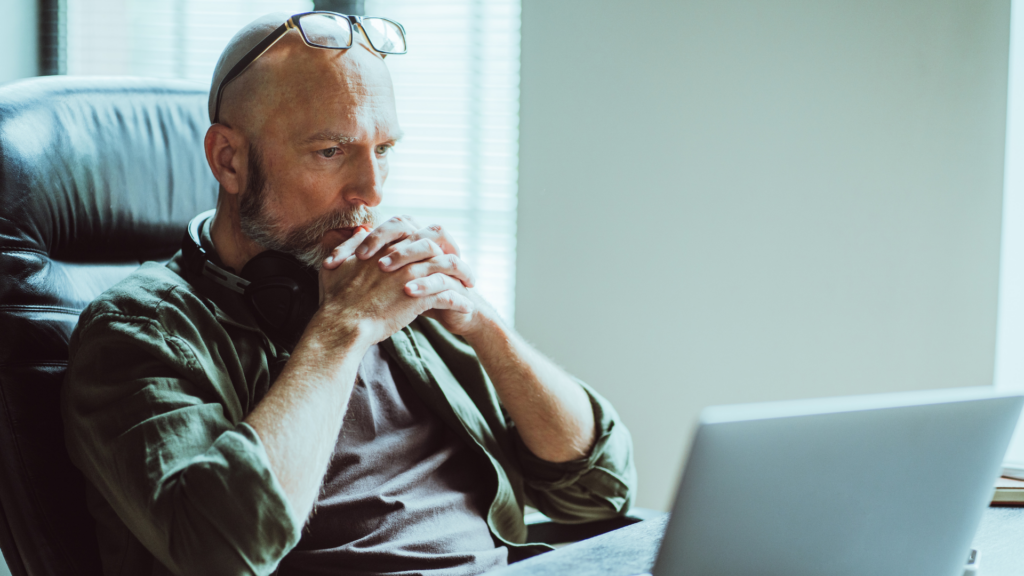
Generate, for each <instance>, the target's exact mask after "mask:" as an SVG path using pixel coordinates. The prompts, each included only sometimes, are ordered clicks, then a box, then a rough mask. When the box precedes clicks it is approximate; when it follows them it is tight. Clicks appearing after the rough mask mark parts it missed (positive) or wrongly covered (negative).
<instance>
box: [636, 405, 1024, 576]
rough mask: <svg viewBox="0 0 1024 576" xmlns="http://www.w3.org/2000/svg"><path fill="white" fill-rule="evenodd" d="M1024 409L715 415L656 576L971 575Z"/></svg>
mask: <svg viewBox="0 0 1024 576" xmlns="http://www.w3.org/2000/svg"><path fill="white" fill-rule="evenodd" d="M1022 404H1024V397H1022V396H1021V395H1019V394H1005V393H998V392H995V391H994V390H993V389H992V388H988V387H984V388H963V389H954V390H937V391H926V392H907V393H897V394H880V395H870V396H855V397H845V398H830V399H823V400H800V401H792V402H771V403H762V404H744V405H736V406H719V407H711V408H707V409H706V410H704V411H703V412H702V413H701V418H700V425H699V427H698V429H697V434H696V436H695V438H694V440H693V445H692V447H691V450H690V455H689V459H688V460H687V463H686V468H685V470H684V472H683V479H682V482H681V483H680V486H679V492H678V495H677V497H676V502H675V505H674V507H673V509H672V518H671V520H670V521H669V524H668V528H667V530H666V532H665V537H664V540H663V541H662V545H661V550H660V552H659V554H658V559H657V561H656V563H655V566H654V570H653V571H652V573H653V574H654V576H674V575H677V574H685V575H702V576H716V575H722V576H746V575H758V576H773V575H778V576H783V575H784V576H823V575H828V576H866V575H868V574H899V575H901V576H918V575H920V576H959V575H961V574H963V573H964V564H965V561H966V560H967V558H968V553H969V552H970V550H971V541H972V539H973V537H974V533H975V530H976V529H977V527H978V523H979V522H980V520H981V515H982V512H983V511H984V509H985V507H986V506H987V505H988V503H989V501H990V499H991V497H992V494H993V489H994V484H995V480H996V478H997V477H998V476H999V471H1000V464H1001V462H1002V459H1003V454H1004V453H1005V452H1006V447H1007V445H1008V444H1009V441H1010V435H1011V434H1012V433H1013V429H1014V425H1015V424H1016V422H1017V417H1018V415H1019V414H1020V412H1021V407H1022ZM982 553H984V551H982Z"/></svg>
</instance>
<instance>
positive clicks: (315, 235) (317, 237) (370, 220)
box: [283, 206, 380, 249]
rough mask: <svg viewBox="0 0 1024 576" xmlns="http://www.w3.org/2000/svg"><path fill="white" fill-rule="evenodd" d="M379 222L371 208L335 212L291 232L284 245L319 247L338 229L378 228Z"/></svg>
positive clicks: (375, 211) (287, 235) (377, 214)
mask: <svg viewBox="0 0 1024 576" xmlns="http://www.w3.org/2000/svg"><path fill="white" fill-rule="evenodd" d="M379 220H380V215H379V213H378V211H377V210H376V209H375V208H371V207H369V206H355V207H352V208H346V209H344V210H334V211H332V212H329V213H327V214H324V215H323V216H320V217H318V218H315V219H314V220H312V221H311V222H308V223H306V224H304V225H302V226H298V227H296V228H295V229H293V230H291V231H289V232H288V233H287V234H286V235H285V237H284V242H283V244H285V245H286V246H292V247H295V248H299V249H301V248H308V247H312V246H314V245H319V244H320V241H321V240H322V239H323V237H324V234H327V233H328V232H329V231H331V230H334V229H336V228H355V227H357V226H369V227H370V228H376V227H377V224H378V223H379Z"/></svg>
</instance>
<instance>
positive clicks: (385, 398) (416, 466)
mask: <svg viewBox="0 0 1024 576" xmlns="http://www.w3.org/2000/svg"><path fill="white" fill-rule="evenodd" d="M491 492H493V486H492V483H491V482H489V481H488V474H487V466H486V462H484V461H483V460H482V457H481V456H478V455H476V454H474V453H473V452H472V451H471V450H470V449H469V447H468V446H467V445H466V443H465V442H464V441H463V440H462V439H461V438H459V437H458V436H457V435H456V434H455V432H454V431H452V430H450V429H449V428H448V427H447V426H446V425H445V424H444V423H443V422H442V421H441V420H440V419H439V418H438V417H437V416H436V415H434V414H433V413H432V412H431V411H430V410H428V409H427V408H426V406H425V405H424V404H423V402H421V400H420V398H419V397H418V396H417V395H416V392H414V391H413V389H412V388H411V386H410V385H409V384H408V382H406V380H405V377H404V375H403V374H402V371H401V370H400V369H399V368H398V366H397V365H396V364H395V363H394V361H393V360H392V359H390V358H388V356H387V354H386V353H385V352H384V351H383V350H382V349H381V347H380V346H373V347H372V348H370V350H369V351H368V352H367V353H366V356H365V357H364V358H363V361H362V363H361V364H360V366H359V377H358V378H357V380H356V385H355V388H354V389H353V390H352V397H351V399H350V400H349V404H348V412H347V413H346V414H345V420H344V423H343V425H342V428H341V434H340V435H339V437H338V443H337V445H336V446H335V448H334V455H333V457H332V458H331V463H330V466H329V467H328V469H327V475H326V476H325V477H324V484H323V487H322V488H321V492H320V497H319V498H318V499H317V503H316V507H315V508H314V511H313V515H312V516H311V518H310V520H309V523H308V524H307V526H306V528H305V530H304V531H303V535H302V539H301V540H300V541H299V544H298V545H297V546H296V547H295V549H293V550H292V551H291V552H290V553H289V554H288V555H287V556H286V557H285V559H284V560H283V561H282V562H281V565H280V567H279V569H278V574H280V576H297V575H307V574H308V575H313V574H318V575H319V574H323V575H331V576H341V575H344V576H356V575H358V576H364V575H366V576H369V575H375V576H376V575H382V574H402V575H414V574H424V575H426V574H429V575H431V576H464V575H470V574H480V573H482V572H486V571H487V570H491V569H493V568H496V567H499V566H504V565H505V564H506V562H507V556H508V550H507V549H506V548H505V547H504V546H495V542H494V540H493V539H492V538H491V534H490V530H489V529H488V527H487V522H486V521H485V520H484V518H485V517H486V512H487V507H488V506H489V505H490V502H491V499H492V498H493V496H494V495H493V494H492V493H491Z"/></svg>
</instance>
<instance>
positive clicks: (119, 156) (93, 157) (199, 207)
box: [0, 77, 217, 576]
mask: <svg viewBox="0 0 1024 576" xmlns="http://www.w3.org/2000/svg"><path fill="white" fill-rule="evenodd" d="M206 96H207V89H205V88H203V87H197V86H195V85H192V84H185V83H181V82H173V81H157V80H145V79H131V78H72V77H48V78H37V79H32V80H26V81H22V82H16V83H14V84H9V85H6V86H3V87H0V549H2V550H3V554H4V558H5V559H6V560H7V563H8V565H9V567H10V569H11V572H12V573H13V574H14V576H23V575H33V576H38V575H69V576H70V575H75V576H81V575H92V574H99V573H100V570H99V557H98V553H97V550H96V537H95V529H94V523H93V520H92V517H91V516H90V515H89V513H88V511H87V510H86V508H85V498H84V480H83V479H82V477H81V475H80V474H79V472H78V471H77V469H76V468H74V466H72V464H71V462H70V461H69V460H68V458H67V456H66V450H65V448H64V436H63V435H64V431H63V426H62V425H61V418H60V409H59V401H58V399H59V393H60V385H61V381H62V380H63V377H64V372H65V369H66V367H67V358H68V338H69V336H70V335H71V330H72V329H73V328H74V326H75V323H76V322H77V321H78V314H79V313H80V312H81V311H82V309H83V308H84V307H85V306H86V304H88V303H89V301H91V300H92V299H93V298H95V297H96V296H98V295H99V294H100V292H102V291H103V290H105V289H106V288H108V287H109V286H111V285H113V284H114V283H115V282H117V281H118V280H120V279H121V278H123V277H125V276H126V275H128V274H129V273H130V272H131V271H132V270H134V269H135V268H136V267H138V265H139V263H140V262H143V261H146V260H160V259H167V258H169V257H170V256H172V255H173V254H174V252H176V251H177V250H178V247H179V246H180V245H181V236H182V231H183V230H184V229H185V225H186V224H187V223H188V221H189V219H190V218H192V217H193V216H194V215H196V214H197V213H199V212H201V211H203V210H208V209H210V208H212V207H213V205H214V202H215V200H216V191H217V182H216V181H215V180H214V178H213V175H212V174H211V173H210V169H209V168H208V167H207V165H206V158H205V156H204V153H203V136H204V134H205V133H206V128H207V127H208V126H209V125H210V122H209V120H208V117H207V111H206Z"/></svg>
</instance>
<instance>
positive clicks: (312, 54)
mask: <svg viewBox="0 0 1024 576" xmlns="http://www.w3.org/2000/svg"><path fill="white" fill-rule="evenodd" d="M285 20H287V16H286V15H283V14H279V15H273V16H268V17H263V18H261V19H259V20H256V21H254V22H253V23H252V24H250V26H248V27H247V28H246V29H243V31H241V32H239V34H237V35H236V36H235V39H238V42H237V43H235V44H234V45H232V44H229V46H228V48H226V49H225V52H224V54H225V56H222V58H221V62H219V63H218V74H217V75H215V81H214V87H213V89H212V90H211V97H210V104H211V118H212V116H213V111H212V110H213V109H214V106H215V99H216V86H217V83H218V80H221V79H222V77H223V76H224V75H225V74H226V72H224V71H223V70H222V68H228V67H229V66H228V65H227V64H230V63H232V59H231V58H229V57H227V56H229V55H233V56H234V57H235V58H234V60H235V61H237V60H238V59H240V58H241V57H242V56H243V55H244V52H246V51H248V47H249V45H252V44H255V43H258V42H259V40H261V39H262V38H264V37H265V36H266V35H267V34H269V33H270V32H272V31H273V29H274V28H276V26H273V23H275V22H276V23H278V24H280V23H281V22H284V21H285ZM268 28H269V30H267V29H268ZM251 29H256V30H257V31H258V33H253V32H251ZM235 39H233V43H234V42H235ZM254 40H255V41H254ZM241 48H246V49H245V50H241ZM238 52H242V54H238ZM218 75H219V76H221V78H217V76H218ZM360 106H362V107H367V106H368V107H371V108H373V109H375V111H378V112H379V111H383V109H385V108H387V107H389V106H390V107H391V108H392V109H393V107H394V91H393V88H392V84H391V76H390V74H389V73H388V70H387V66H386V65H385V64H384V60H383V58H381V56H380V55H379V54H378V53H377V52H376V51H374V50H373V49H372V48H370V46H369V45H368V44H367V43H366V40H365V39H364V37H363V36H362V34H360V33H359V32H358V29H357V31H356V33H355V35H354V38H353V46H352V48H350V49H348V50H326V49H320V48H312V47H310V46H307V45H306V44H305V43H304V42H303V41H302V38H301V36H300V33H299V31H298V30H294V29H292V30H289V31H288V32H287V33H286V34H285V35H284V37H283V38H281V39H280V40H279V41H278V42H277V43H276V44H274V45H273V46H272V47H271V48H270V49H269V50H268V51H267V52H265V53H264V54H263V55H262V56H261V57H259V58H258V59H257V60H256V61H255V62H254V63H253V64H252V65H250V66H249V67H248V68H247V69H246V70H245V71H244V72H242V74H240V75H239V76H237V77H236V78H235V79H234V80H232V81H231V82H229V83H228V84H227V85H226V86H225V87H224V88H223V94H222V95H221V103H220V118H219V120H220V122H221V123H223V124H226V125H228V126H231V127H232V128H236V129H239V130H242V131H243V132H244V133H246V135H247V136H250V137H252V138H257V139H259V138H260V135H261V134H262V132H263V130H264V128H265V127H266V123H267V122H268V121H271V120H273V119H274V118H279V119H281V117H282V115H283V114H286V113H287V112H288V110H289V109H291V108H301V109H304V110H306V111H313V112H315V113H316V114H317V115H319V116H321V117H323V116H325V115H331V114H337V113H339V112H341V113H346V112H343V111H344V110H345V109H350V108H356V107H360Z"/></svg>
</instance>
